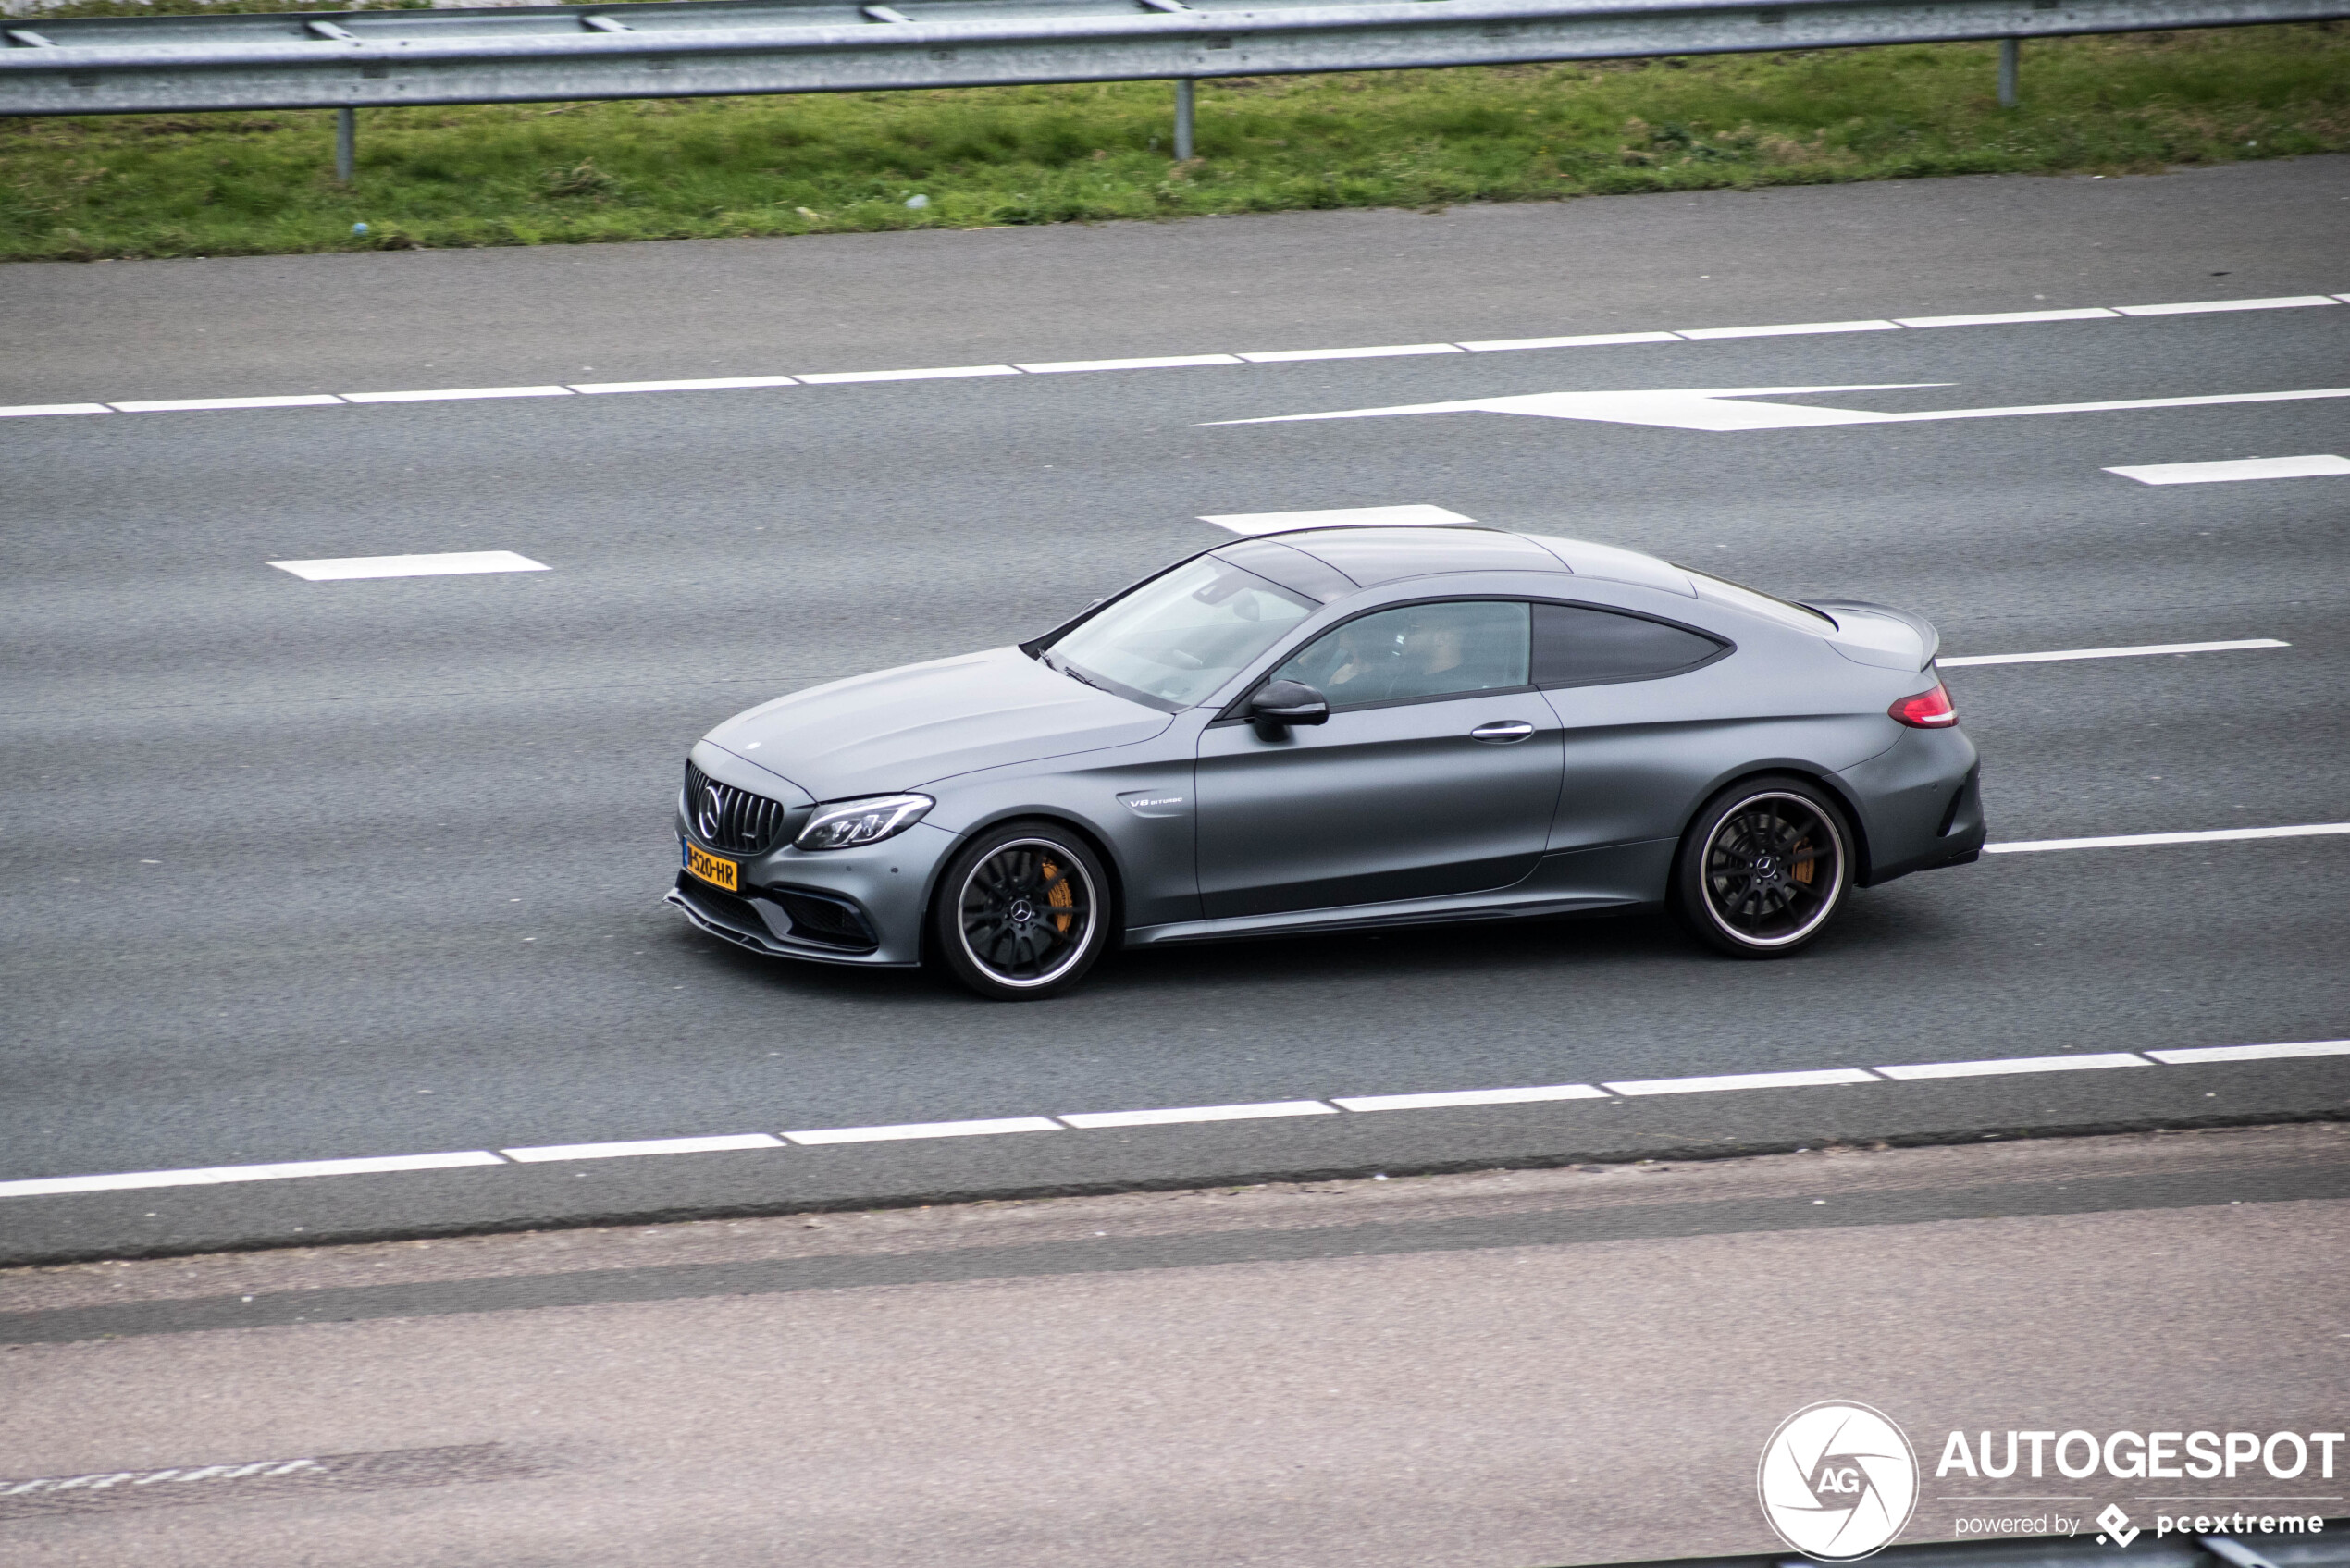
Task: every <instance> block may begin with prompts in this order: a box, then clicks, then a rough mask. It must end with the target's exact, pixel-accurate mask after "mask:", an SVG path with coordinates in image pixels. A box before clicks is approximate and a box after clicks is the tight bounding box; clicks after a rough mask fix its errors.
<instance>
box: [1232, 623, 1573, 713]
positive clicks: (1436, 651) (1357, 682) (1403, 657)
mask: <svg viewBox="0 0 2350 1568" xmlns="http://www.w3.org/2000/svg"><path fill="white" fill-rule="evenodd" d="M1528 641H1529V623H1528V618H1527V606H1526V605H1524V604H1522V603H1512V602H1508V601H1503V600H1496V599H1475V600H1468V601H1465V602H1459V603H1452V604H1407V605H1404V606H1403V607H1402V608H1400V609H1396V610H1382V611H1378V612H1377V613H1375V614H1371V615H1363V616H1358V617H1356V618H1355V619H1354V620H1352V621H1349V622H1348V623H1346V624H1344V625H1343V626H1341V627H1339V628H1338V629H1336V630H1335V631H1332V632H1330V634H1329V635H1328V636H1323V637H1321V638H1319V639H1318V640H1317V641H1316V642H1315V643H1314V644H1313V645H1312V646H1311V647H1309V648H1306V649H1305V652H1303V653H1301V654H1299V655H1298V656H1297V657H1296V658H1294V659H1292V660H1291V661H1289V662H1288V663H1286V664H1284V665H1282V666H1281V667H1280V669H1278V670H1276V671H1274V672H1273V673H1272V676H1271V678H1272V679H1273V680H1277V681H1303V682H1305V684H1306V685H1309V686H1312V687H1314V688H1315V689H1316V690H1317V691H1319V692H1320V693H1321V694H1322V695H1323V696H1324V697H1326V698H1329V699H1330V706H1331V707H1332V708H1333V709H1339V708H1362V707H1365V706H1367V705H1368V704H1370V703H1374V702H1401V701H1408V700H1410V699H1412V698H1429V697H1453V696H1456V695H1460V694H1464V693H1467V692H1473V691H1496V690H1502V689H1505V688H1507V687H1511V686H1522V685H1526V684H1527V658H1528Z"/></svg>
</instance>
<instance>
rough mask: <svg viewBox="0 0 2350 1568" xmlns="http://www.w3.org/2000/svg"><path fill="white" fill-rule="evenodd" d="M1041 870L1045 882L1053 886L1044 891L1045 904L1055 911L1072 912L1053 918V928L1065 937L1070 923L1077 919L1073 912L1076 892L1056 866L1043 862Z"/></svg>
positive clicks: (1075, 904) (1049, 862)
mask: <svg viewBox="0 0 2350 1568" xmlns="http://www.w3.org/2000/svg"><path fill="white" fill-rule="evenodd" d="M1042 869H1043V870H1044V873H1045V881H1046V882H1049V883H1052V884H1053V885H1052V886H1051V887H1050V888H1048V889H1046V890H1045V903H1047V904H1050V905H1051V906H1052V907H1054V908H1056V909H1068V910H1070V911H1072V913H1070V914H1066V915H1056V916H1054V917H1053V925H1054V927H1055V928H1056V929H1058V931H1059V932H1060V933H1061V934H1062V935H1063V936H1067V935H1068V934H1069V923H1070V921H1071V920H1075V919H1076V918H1077V916H1076V915H1075V913H1074V912H1073V911H1074V910H1075V909H1076V907H1077V893H1076V890H1075V889H1073V888H1071V887H1070V885H1069V879H1068V878H1067V877H1065V876H1062V875H1061V869H1060V868H1059V867H1058V866H1056V865H1054V864H1053V863H1052V862H1051V861H1050V860H1047V861H1045V864H1044V866H1043V868H1042Z"/></svg>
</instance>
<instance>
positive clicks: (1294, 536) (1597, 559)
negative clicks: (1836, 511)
mask: <svg viewBox="0 0 2350 1568" xmlns="http://www.w3.org/2000/svg"><path fill="white" fill-rule="evenodd" d="M1214 553H1215V554H1216V555H1218V556H1219V557H1221V558H1222V559H1224V560H1228V561H1230V562H1232V563H1233V564H1234V565H1236V566H1241V567H1244V568H1246V569H1248V570H1251V571H1256V572H1260V573H1262V574H1265V575H1268V576H1271V577H1273V578H1275V580H1277V581H1280V582H1284V583H1286V584H1289V585H1290V586H1294V587H1297V588H1300V589H1302V590H1304V591H1306V592H1309V593H1311V594H1313V596H1314V597H1315V598H1317V599H1321V600H1322V601H1323V602H1325V603H1328V602H1330V600H1331V599H1336V598H1340V597H1342V595H1343V593H1344V591H1345V590H1346V589H1348V588H1370V587H1379V586H1384V585H1386V584H1389V583H1397V582H1402V581H1404V580H1405V579H1407V578H1412V577H1434V576H1441V575H1445V574H1451V573H1455V572H1540V573H1551V574H1558V575H1562V576H1567V575H1573V576H1585V577H1599V578H1603V579H1605V580H1607V581H1610V582H1618V583H1636V584H1639V585H1640V586H1644V587H1652V588H1662V589H1664V591H1666V592H1668V593H1676V594H1680V595H1682V596H1684V597H1687V598H1692V599H1693V598H1695V597H1696V588H1695V586H1693V585H1692V584H1691V583H1690V582H1689V579H1688V574H1686V573H1684V572H1683V571H1681V569H1680V568H1678V567H1676V566H1674V565H1671V564H1670V563H1668V562H1663V561H1660V560H1658V559H1657V558H1656V557H1655V556H1652V555H1643V554H1641V553H1640V552H1639V551H1638V550H1629V549H1621V548H1619V547H1617V546H1614V545H1601V544H1589V543H1586V542H1584V541H1582V540H1578V539H1561V538H1552V537H1548V536H1545V535H1540V534H1520V533H1515V532H1511V531H1509V530H1507V529H1502V528H1490V527H1481V526H1475V525H1468V526H1462V525H1442V526H1433V527H1404V528H1386V527H1351V528H1350V527H1334V528H1301V529H1292V530H1288V531H1285V532H1282V533H1279V534H1263V535H1258V536H1256V537H1254V538H1250V539H1246V540H1243V541H1240V542H1238V543H1236V544H1231V545H1227V546H1225V547H1223V548H1222V549H1218V550H1217V551H1215V552H1214ZM1301 557H1303V558H1304V559H1302V560H1301V559H1300V558H1301ZM1281 562H1286V563H1287V565H1288V568H1289V570H1287V571H1283V570H1282V569H1281V564H1280V563H1281ZM1316 568H1319V570H1317V569H1316ZM1333 574H1334V575H1333Z"/></svg>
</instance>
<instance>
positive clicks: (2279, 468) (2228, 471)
mask: <svg viewBox="0 0 2350 1568" xmlns="http://www.w3.org/2000/svg"><path fill="white" fill-rule="evenodd" d="M2106 472H2107V473H2108V474H2119V475H2121V477H2122V478H2124V479H2135V480H2136V481H2137V482H2138V483H2139V484H2141V485H2225V484H2230V483H2232V482H2234V481H2237V480H2241V479H2317V478H2323V477H2326V476H2327V475H2339V474H2350V457H2336V456H2334V455H2333V454H2332V453H2331V452H2312V453H2310V454H2309V455H2308V456H2307V457H2239V458H2231V459H2228V460H2226V461H2223V462H2220V463H2140V464H2138V465H2136V466H2134V467H2126V468H2109V469H2107V470H2106Z"/></svg>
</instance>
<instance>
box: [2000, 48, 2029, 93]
mask: <svg viewBox="0 0 2350 1568" xmlns="http://www.w3.org/2000/svg"><path fill="white" fill-rule="evenodd" d="M2022 53H2023V40H2022V39H2021V38H2002V39H2000V40H1999V107H2001V108H2003V109H2012V108H2014V107H2015V101H2016V99H2015V76H2016V67H2017V65H2018V64H2019V63H2020V62H2019V58H2018V57H2019V56H2022Z"/></svg>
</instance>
